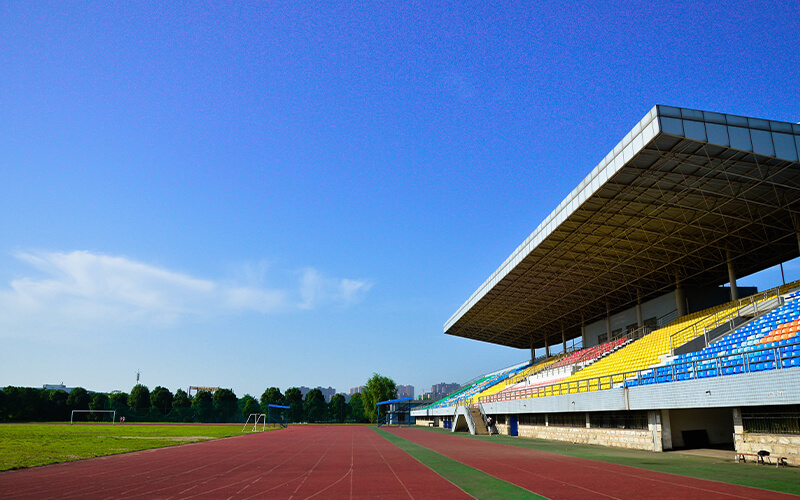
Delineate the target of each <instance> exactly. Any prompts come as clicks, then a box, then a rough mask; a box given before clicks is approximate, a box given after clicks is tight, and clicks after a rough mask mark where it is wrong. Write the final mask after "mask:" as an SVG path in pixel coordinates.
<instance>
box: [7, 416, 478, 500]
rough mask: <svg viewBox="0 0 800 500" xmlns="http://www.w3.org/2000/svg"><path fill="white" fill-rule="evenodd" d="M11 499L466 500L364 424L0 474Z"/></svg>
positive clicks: (252, 436)
mask: <svg viewBox="0 0 800 500" xmlns="http://www.w3.org/2000/svg"><path fill="white" fill-rule="evenodd" d="M0 497H2V498H4V499H14V498H37V499H48V498H59V499H70V498H92V499H95V498H120V497H124V498H148V499H149V498H237V499H246V498H256V497H258V498H292V499H294V498H297V499H301V498H320V499H321V498H326V499H327V498H471V497H469V495H467V494H466V493H464V492H463V491H462V490H461V489H459V488H458V487H456V486H455V485H453V484H452V483H450V482H448V481H446V480H445V479H443V478H442V477H441V476H439V475H438V474H436V473H435V472H433V471H431V470H430V469H428V468H427V467H425V466H423V465H422V464H420V463H419V462H417V461H416V460H415V459H413V458H411V457H410V456H409V455H407V454H406V453H405V452H403V451H402V450H400V449H399V448H397V447H396V446H394V445H393V444H391V443H390V442H389V441H387V440H385V439H384V438H382V437H381V436H380V435H378V434H377V433H376V432H375V431H374V430H373V429H371V428H369V427H366V426H296V427H289V428H288V429H284V430H280V431H272V432H264V433H255V434H247V435H244V436H241V437H234V438H227V439H219V440H216V441H208V442H203V443H194V444H188V445H183V446H175V447H171V448H159V449H155V450H148V451H141V452H134V453H128V454H124V455H114V456H109V457H101V458H94V459H90V460H81V461H76V462H68V463H62V464H54V465H47V466H43V467H35V468H31V469H21V470H13V471H6V472H0Z"/></svg>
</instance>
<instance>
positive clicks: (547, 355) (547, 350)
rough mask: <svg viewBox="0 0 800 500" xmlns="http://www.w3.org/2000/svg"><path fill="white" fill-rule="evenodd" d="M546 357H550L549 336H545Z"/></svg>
mask: <svg viewBox="0 0 800 500" xmlns="http://www.w3.org/2000/svg"><path fill="white" fill-rule="evenodd" d="M544 355H545V357H547V358H549V357H550V344H548V343H547V334H545V336H544Z"/></svg>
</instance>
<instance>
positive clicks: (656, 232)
mask: <svg viewBox="0 0 800 500" xmlns="http://www.w3.org/2000/svg"><path fill="white" fill-rule="evenodd" d="M798 151H800V125H794V124H791V123H785V122H774V121H768V120H759V119H754V118H746V117H740V116H733V115H724V114H720V113H709V112H703V111H696V110H690V109H681V108H673V107H667V106H655V107H654V108H653V109H652V110H651V111H650V112H649V113H648V114H647V115H646V116H645V118H643V119H642V121H641V122H639V123H638V124H637V125H636V127H634V129H633V130H631V132H630V133H629V134H628V135H626V136H625V138H624V139H623V140H622V141H621V142H620V143H619V144H618V145H617V147H615V148H614V150H613V151H612V152H611V153H609V155H608V156H606V158H605V159H604V160H603V161H602V162H601V163H600V164H599V165H597V167H596V168H595V169H594V170H593V171H592V172H591V173H590V174H589V176H588V177H587V178H586V179H585V180H584V181H583V182H581V184H580V185H579V186H578V187H576V188H575V190H574V191H573V192H572V193H571V194H570V195H569V196H568V197H567V198H566V199H565V200H564V201H563V202H562V203H561V204H560V205H559V206H558V207H557V208H556V210H555V211H554V212H553V213H551V214H550V216H548V217H547V219H545V221H544V222H542V224H541V225H540V226H539V227H538V228H537V229H536V230H535V231H534V232H533V233H532V234H531V236H529V237H528V238H527V239H526V240H525V242H523V244H522V245H520V247H519V248H517V250H516V251H515V252H514V253H513V254H512V255H511V256H510V257H509V258H508V259H506V261H505V262H504V263H503V265H501V266H500V268H499V269H498V270H497V271H495V273H493V274H492V276H491V277H490V278H489V279H488V280H487V281H486V282H485V283H484V284H483V285H482V286H481V287H480V288H479V289H478V290H477V291H476V292H475V293H474V294H473V295H472V297H470V299H469V300H467V302H465V303H464V305H463V306H461V308H459V310H458V311H457V312H456V313H455V314H454V315H453V317H451V318H450V320H448V322H447V323H446V324H445V333H447V334H450V335H456V336H460V337H466V338H470V339H475V340H480V341H484V342H491V343H494V344H501V345H506V346H510V347H517V348H531V347H541V346H543V345H544V342H545V338H546V337H547V338H548V339H549V340H550V341H551V342H550V343H551V344H552V343H553V342H552V341H553V340H555V341H556V342H560V341H561V334H562V330H563V331H565V332H566V337H567V338H573V337H576V336H579V335H580V327H581V324H582V323H585V324H589V323H591V322H594V321H597V320H600V319H602V318H605V317H606V316H607V315H608V313H609V311H610V312H611V314H614V313H615V312H619V311H622V310H625V309H628V308H630V307H633V306H634V305H635V304H636V303H637V300H639V299H640V300H641V301H642V302H644V301H647V300H649V299H651V298H655V297H657V296H660V295H663V294H664V293H667V292H669V291H672V290H674V289H675V286H676V283H677V282H678V281H679V282H680V283H681V286H683V287H686V288H692V287H703V286H719V285H722V284H725V283H727V282H728V268H727V262H728V255H730V257H731V259H732V261H733V264H734V267H735V269H736V274H737V276H739V277H742V276H747V275H749V274H752V273H754V272H757V271H760V270H763V269H766V268H768V267H771V266H774V265H776V264H778V263H781V262H784V261H786V260H789V259H792V258H794V257H797V256H798V254H799V253H800V251H799V250H798V227H799V226H798V224H799V223H800V217H798V212H800V163H798Z"/></svg>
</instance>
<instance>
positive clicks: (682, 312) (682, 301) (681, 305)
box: [675, 282, 686, 318]
mask: <svg viewBox="0 0 800 500" xmlns="http://www.w3.org/2000/svg"><path fill="white" fill-rule="evenodd" d="M675 309H677V310H678V317H679V318H680V317H682V316H686V294H685V293H684V291H683V287H682V286H681V284H680V282H678V284H677V286H676V287H675Z"/></svg>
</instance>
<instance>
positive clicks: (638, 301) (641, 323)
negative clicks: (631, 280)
mask: <svg viewBox="0 0 800 500" xmlns="http://www.w3.org/2000/svg"><path fill="white" fill-rule="evenodd" d="M643 326H644V319H642V292H641V290H637V291H636V327H637V328H641V327H643Z"/></svg>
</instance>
